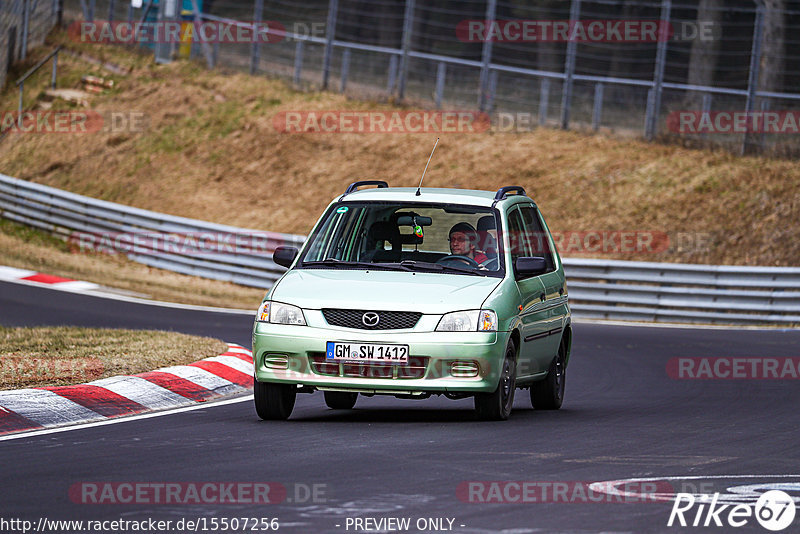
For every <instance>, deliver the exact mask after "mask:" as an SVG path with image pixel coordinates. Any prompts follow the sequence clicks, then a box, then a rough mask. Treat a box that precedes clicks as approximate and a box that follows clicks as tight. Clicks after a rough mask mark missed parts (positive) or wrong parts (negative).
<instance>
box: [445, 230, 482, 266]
mask: <svg viewBox="0 0 800 534" xmlns="http://www.w3.org/2000/svg"><path fill="white" fill-rule="evenodd" d="M449 241H450V253H451V254H453V255H455V256H465V257H467V258H470V259H472V260H474V261H475V262H476V263H478V264H482V263H484V262H485V261H487V260H488V259H489V257H488V256H486V254H484V253H483V252H481V251H480V250H476V249H475V245H476V244H477V243H478V232H477V231H476V230H475V228H474V227H473V226H472V225H471V224H469V223H467V222H460V223H457V224H455V225H453V227H452V228H450V239H449Z"/></svg>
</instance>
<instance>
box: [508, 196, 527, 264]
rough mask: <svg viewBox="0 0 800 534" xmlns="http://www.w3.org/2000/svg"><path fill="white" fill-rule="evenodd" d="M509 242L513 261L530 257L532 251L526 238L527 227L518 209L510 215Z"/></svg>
mask: <svg viewBox="0 0 800 534" xmlns="http://www.w3.org/2000/svg"><path fill="white" fill-rule="evenodd" d="M508 240H509V245H510V246H511V261H512V262H515V263H516V261H517V258H519V257H520V256H530V255H531V249H530V247H529V246H528V241H527V239H526V238H525V226H524V224H523V222H522V215H521V214H520V212H519V210H518V209H514V210H513V211H512V212H511V213H509V214H508Z"/></svg>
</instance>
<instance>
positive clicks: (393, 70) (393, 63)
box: [386, 54, 397, 96]
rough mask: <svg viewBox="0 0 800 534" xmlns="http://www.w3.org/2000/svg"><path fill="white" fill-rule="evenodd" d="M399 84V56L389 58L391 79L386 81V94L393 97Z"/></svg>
mask: <svg viewBox="0 0 800 534" xmlns="http://www.w3.org/2000/svg"><path fill="white" fill-rule="evenodd" d="M396 83H397V56H396V55H394V54H392V55H391V56H389V78H388V80H387V81H386V92H387V93H389V95H390V96H391V95H392V93H393V92H394V86H395V84H396Z"/></svg>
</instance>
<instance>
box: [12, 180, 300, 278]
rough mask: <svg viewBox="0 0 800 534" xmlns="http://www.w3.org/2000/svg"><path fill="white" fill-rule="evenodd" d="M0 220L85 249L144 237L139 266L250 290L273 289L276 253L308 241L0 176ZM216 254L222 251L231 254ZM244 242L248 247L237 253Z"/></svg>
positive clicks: (136, 250)
mask: <svg viewBox="0 0 800 534" xmlns="http://www.w3.org/2000/svg"><path fill="white" fill-rule="evenodd" d="M0 216H2V217H3V218H6V219H10V220H12V221H16V222H19V223H22V224H26V225H29V226H33V227H36V228H40V229H42V230H46V231H48V232H50V233H52V234H55V235H57V236H60V237H62V238H64V239H71V240H73V241H74V242H75V243H76V245H79V244H80V241H79V240H80V237H81V236H80V233H84V234H86V235H85V237H91V236H92V235H94V234H100V235H101V236H102V235H111V236H113V235H115V234H126V235H139V236H142V237H143V239H142V242H143V243H145V244H144V245H142V246H136V247H131V251H132V252H131V253H129V254H127V256H128V257H129V258H130V259H132V260H134V261H137V262H139V263H143V264H145V265H150V266H152V267H158V268H161V269H167V270H170V271H175V272H178V273H183V274H189V275H195V276H202V277H205V278H212V279H215V280H223V281H227V282H234V283H237V284H242V285H247V286H251V287H264V288H266V287H269V286H270V285H272V283H273V282H274V281H275V280H277V279H278V278H279V277H280V275H281V274H282V273H283V271H285V269H284V268H283V267H280V266H278V265H276V264H275V263H274V262H273V261H272V251H273V250H274V249H275V247H278V246H282V245H291V246H300V245H301V244H302V243H303V241H304V240H305V237H303V236H299V235H289V234H278V233H275V232H264V231H261V230H251V229H246V228H237V227H235V226H227V225H222V224H215V223H210V222H205V221H199V220H195V219H188V218H185V217H176V216H173V215H167V214H163V213H158V212H154V211H148V210H144V209H139V208H132V207H129V206H123V205H121V204H115V203H113V202H107V201H104V200H97V199H94V198H90V197H86V196H82V195H77V194H75V193H69V192H67V191H62V190H60V189H55V188H52V187H47V186H44V185H40V184H35V183H31V182H27V181H25V180H18V179H16V178H11V177H9V176H5V175H2V174H0ZM154 235H159V236H180V235H183V236H186V235H189V236H191V237H192V238H193V241H191V240H183V239H182V240H181V241H180V243H181V244H180V246H178V245H175V244H173V245H172V246H170V245H169V244H168V243H165V242H164V240H162V242H161V243H162V246H153V240H152V239H149V237H152V236H154ZM204 236H205V237H206V238H208V239H211V240H213V241H214V242H215V243H221V245H222V246H221V247H217V246H215V247H214V252H208V249H203V247H202V246H200V245H199V244H198V245H193V244H191V243H192V242H194V241H197V240H198V239H202V238H203V237H204ZM226 239H227V242H228V243H229V244H230V243H232V244H233V245H231V246H230V247H228V248H232V249H234V250H233V252H228V251H226V250H221V251H217V250H216V249H217V248H223V249H224V248H226V247H225V246H224V245H225V243H226ZM256 241H257V244H258V247H257V253H256V254H251V253H243V252H237V250H238V249H243V248H250V247H252V246H253V244H254V242H256ZM237 242H245V243H246V244H247V245H246V247H237V246H235V244H236V243H237Z"/></svg>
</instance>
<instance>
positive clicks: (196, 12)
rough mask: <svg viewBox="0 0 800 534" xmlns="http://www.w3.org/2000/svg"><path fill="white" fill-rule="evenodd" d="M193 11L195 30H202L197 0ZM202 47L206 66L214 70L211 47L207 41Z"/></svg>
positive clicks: (193, 1)
mask: <svg viewBox="0 0 800 534" xmlns="http://www.w3.org/2000/svg"><path fill="white" fill-rule="evenodd" d="M152 2H153V0H149V2H148V4H147V6H148V7H147V8H146V9H145V11H144V13H143V14H142V21H144V19H145V17H146V16H147V10H148V9H150V4H152ZM192 11H194V25H195V30H197V29H198V28H200V26H202V25H203V19H202V18H201V17H200V6H199V5H198V4H197V0H192ZM198 33H199V32H197V31H195V32H194V33H193V34H192V35H193V36H196V35H197V34H198ZM200 46H201V47H202V49H203V55H204V56H206V65H207V66H208V68H209V69H213V68H214V57H213V53H212V51H211V47H210V46H208V43H207V42H206V40H205V39H201V40H200Z"/></svg>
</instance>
